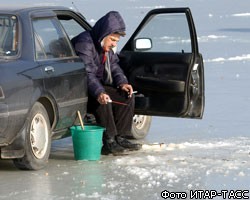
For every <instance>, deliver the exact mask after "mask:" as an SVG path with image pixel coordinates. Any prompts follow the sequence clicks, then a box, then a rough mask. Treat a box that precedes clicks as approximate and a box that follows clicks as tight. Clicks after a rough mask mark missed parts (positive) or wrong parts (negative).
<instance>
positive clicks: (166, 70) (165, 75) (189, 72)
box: [120, 8, 205, 118]
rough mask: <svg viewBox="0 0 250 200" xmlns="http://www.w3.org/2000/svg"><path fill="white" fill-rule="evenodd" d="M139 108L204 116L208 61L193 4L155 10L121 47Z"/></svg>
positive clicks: (153, 112)
mask: <svg viewBox="0 0 250 200" xmlns="http://www.w3.org/2000/svg"><path fill="white" fill-rule="evenodd" d="M120 61H121V66H122V68H123V70H124V72H125V74H126V76H127V77H128V79H129V82H130V84H132V85H133V87H134V90H136V91H138V93H137V94H136V96H135V97H136V99H135V101H136V103H135V114H140V115H155V116H169V117H186V118H202V115H203V110H204V102H205V99H204V67H203V59H202V55H201V54H200V53H199V49H198V42H197V36H196V31H195V25H194V22H193V18H192V14H191V11H190V9H189V8H164V9H155V10H152V11H150V12H149V13H148V14H147V15H146V17H145V18H144V19H143V21H142V22H141V24H140V25H139V27H138V28H137V29H136V31H135V32H134V34H133V35H132V36H131V38H130V39H129V40H128V42H127V43H126V44H125V46H124V48H123V49H122V50H121V52H120Z"/></svg>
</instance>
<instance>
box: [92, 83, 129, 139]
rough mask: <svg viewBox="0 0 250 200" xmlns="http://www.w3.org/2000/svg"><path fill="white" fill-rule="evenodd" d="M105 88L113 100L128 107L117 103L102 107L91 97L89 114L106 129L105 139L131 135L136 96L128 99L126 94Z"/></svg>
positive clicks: (111, 88) (115, 89)
mask: <svg viewBox="0 0 250 200" xmlns="http://www.w3.org/2000/svg"><path fill="white" fill-rule="evenodd" d="M104 88H105V91H106V93H107V94H108V95H109V96H110V98H111V100H113V101H118V102H122V103H125V104H128V105H119V104H115V103H108V104H104V105H101V104H99V103H98V101H97V100H96V99H94V98H93V97H89V101H88V112H89V113H93V114H94V115H95V117H96V121H97V123H98V124H100V125H101V126H103V127H105V128H106V131H105V132H104V139H114V138H115V136H117V135H119V136H125V135H129V133H130V131H131V127H132V120H133V116H134V96H132V97H131V98H128V94H127V93H126V92H124V91H122V90H120V89H117V88H114V87H110V86H105V87H104Z"/></svg>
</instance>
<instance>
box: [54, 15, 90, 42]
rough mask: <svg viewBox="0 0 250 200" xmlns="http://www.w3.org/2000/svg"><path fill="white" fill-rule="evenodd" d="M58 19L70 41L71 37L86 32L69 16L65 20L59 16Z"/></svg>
mask: <svg viewBox="0 0 250 200" xmlns="http://www.w3.org/2000/svg"><path fill="white" fill-rule="evenodd" d="M58 17H59V20H60V22H61V24H62V26H63V28H64V30H65V31H66V33H67V35H68V36H69V38H70V39H72V38H73V37H75V36H77V35H78V34H80V33H81V32H84V31H85V30H86V29H85V28H83V27H82V26H81V25H80V24H79V23H78V22H77V21H76V20H75V19H74V18H69V17H70V16H68V17H67V18H63V17H62V16H61V19H60V16H58Z"/></svg>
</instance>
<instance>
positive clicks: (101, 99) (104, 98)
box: [97, 93, 111, 104]
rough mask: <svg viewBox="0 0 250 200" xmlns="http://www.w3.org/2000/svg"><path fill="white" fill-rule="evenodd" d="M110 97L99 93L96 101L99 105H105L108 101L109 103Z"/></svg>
mask: <svg viewBox="0 0 250 200" xmlns="http://www.w3.org/2000/svg"><path fill="white" fill-rule="evenodd" d="M110 100H111V99H110V97H109V95H107V94H105V93H101V94H100V95H99V96H98V98H97V101H98V102H99V103H100V104H107V103H108V102H109V101H110Z"/></svg>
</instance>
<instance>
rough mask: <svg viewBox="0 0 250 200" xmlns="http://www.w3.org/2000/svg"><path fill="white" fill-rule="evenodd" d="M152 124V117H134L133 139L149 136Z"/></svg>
mask: <svg viewBox="0 0 250 200" xmlns="http://www.w3.org/2000/svg"><path fill="white" fill-rule="evenodd" d="M151 122H152V116H148V115H134V117H133V124H132V132H131V137H132V138H133V139H143V138H145V137H146V136H147V134H148V131H149V129H150V126H151Z"/></svg>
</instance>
